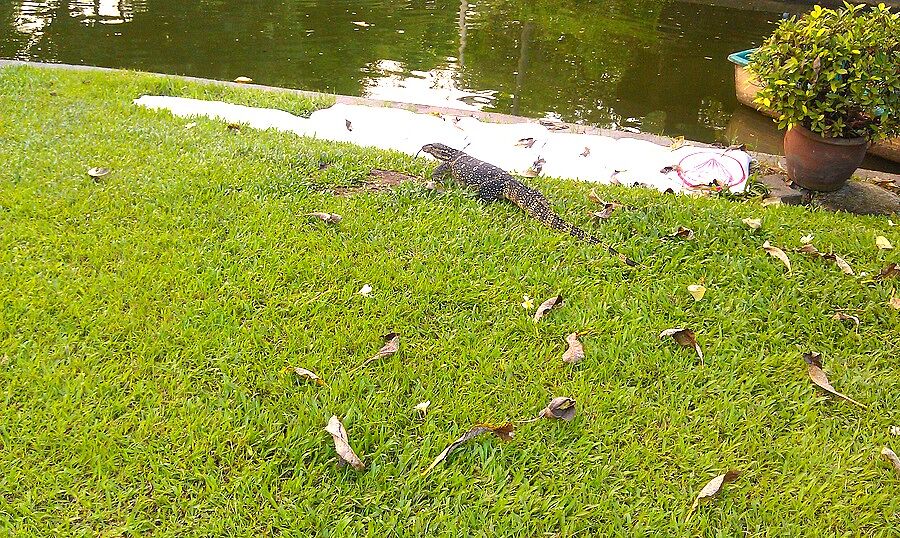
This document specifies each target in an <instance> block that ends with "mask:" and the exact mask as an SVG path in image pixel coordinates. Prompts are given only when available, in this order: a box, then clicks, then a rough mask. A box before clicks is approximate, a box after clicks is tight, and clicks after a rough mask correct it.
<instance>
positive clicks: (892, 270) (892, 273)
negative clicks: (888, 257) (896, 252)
mask: <svg viewBox="0 0 900 538" xmlns="http://www.w3.org/2000/svg"><path fill="white" fill-rule="evenodd" d="M898 276H900V264H898V263H889V264H887V265H885V266H884V269H882V270H881V272H880V273H878V276H877V277H875V278H876V279H877V280H885V279H887V278H897V277H898Z"/></svg>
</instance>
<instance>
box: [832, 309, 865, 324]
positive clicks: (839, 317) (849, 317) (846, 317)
mask: <svg viewBox="0 0 900 538" xmlns="http://www.w3.org/2000/svg"><path fill="white" fill-rule="evenodd" d="M831 319H834V320H837V321H852V322H853V323H855V324H857V325H859V318H858V317H856V316H853V315H850V314H845V313H843V312H835V313H834V315H833V316H831Z"/></svg>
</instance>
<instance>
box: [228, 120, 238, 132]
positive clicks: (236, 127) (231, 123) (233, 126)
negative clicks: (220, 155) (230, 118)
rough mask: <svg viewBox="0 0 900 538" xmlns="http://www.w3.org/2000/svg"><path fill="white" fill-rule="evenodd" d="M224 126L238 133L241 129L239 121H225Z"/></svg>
mask: <svg viewBox="0 0 900 538" xmlns="http://www.w3.org/2000/svg"><path fill="white" fill-rule="evenodd" d="M225 127H227V128H228V130H229V131H232V132H235V133H238V132H240V131H241V124H240V123H234V122H230V123H226V124H225Z"/></svg>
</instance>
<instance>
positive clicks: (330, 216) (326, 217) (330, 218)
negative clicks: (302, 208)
mask: <svg viewBox="0 0 900 538" xmlns="http://www.w3.org/2000/svg"><path fill="white" fill-rule="evenodd" d="M306 216H308V217H314V218H317V219H319V220H321V221H322V222H327V223H328V224H337V223H339V222H341V221H342V220H344V218H343V217H341V216H340V215H338V214H337V213H321V212H318V211H315V212H313V213H308V214H307V215H306Z"/></svg>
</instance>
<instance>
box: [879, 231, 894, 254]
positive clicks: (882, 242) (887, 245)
mask: <svg viewBox="0 0 900 538" xmlns="http://www.w3.org/2000/svg"><path fill="white" fill-rule="evenodd" d="M875 245H876V246H877V247H878V248H880V249H881V250H891V249H892V248H894V245H892V244H891V242H890V241H888V238H887V237H885V236H883V235H879V236H878V237H876V238H875Z"/></svg>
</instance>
